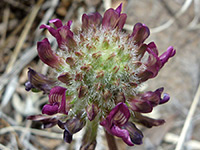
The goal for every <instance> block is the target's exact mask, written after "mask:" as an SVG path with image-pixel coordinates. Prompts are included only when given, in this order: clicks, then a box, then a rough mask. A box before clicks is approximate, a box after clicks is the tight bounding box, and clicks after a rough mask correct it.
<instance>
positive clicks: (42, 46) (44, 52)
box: [37, 38, 64, 70]
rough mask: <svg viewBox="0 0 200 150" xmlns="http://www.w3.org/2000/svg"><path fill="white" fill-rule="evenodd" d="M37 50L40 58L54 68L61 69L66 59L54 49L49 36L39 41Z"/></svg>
mask: <svg viewBox="0 0 200 150" xmlns="http://www.w3.org/2000/svg"><path fill="white" fill-rule="evenodd" d="M37 50H38V55H39V57H40V59H41V60H42V61H43V62H44V63H45V64H47V65H49V66H50V67H52V68H56V69H58V70H59V69H60V67H61V66H62V64H63V63H64V61H63V60H62V59H61V58H60V57H59V56H57V55H56V54H55V53H54V52H53V51H52V50H51V45H50V43H49V41H48V39H47V38H45V39H44V40H42V41H41V42H38V43H37Z"/></svg>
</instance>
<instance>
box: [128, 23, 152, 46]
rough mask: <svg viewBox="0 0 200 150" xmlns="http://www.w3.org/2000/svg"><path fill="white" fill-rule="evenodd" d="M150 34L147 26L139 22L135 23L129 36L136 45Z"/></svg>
mask: <svg viewBox="0 0 200 150" xmlns="http://www.w3.org/2000/svg"><path fill="white" fill-rule="evenodd" d="M149 35H150V31H149V28H148V27H147V26H146V25H144V24H141V23H137V24H135V26H134V28H133V33H132V35H131V38H133V40H134V43H135V44H136V45H140V44H142V43H143V42H144V41H145V40H146V39H147V38H148V36H149Z"/></svg>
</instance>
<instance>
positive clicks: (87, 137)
mask: <svg viewBox="0 0 200 150" xmlns="http://www.w3.org/2000/svg"><path fill="white" fill-rule="evenodd" d="M96 118H97V117H96ZM97 131H98V118H97V119H95V120H93V121H88V122H87V124H86V130H85V134H84V136H83V139H82V145H81V148H80V150H88V149H91V150H94V149H95V147H96V136H97Z"/></svg>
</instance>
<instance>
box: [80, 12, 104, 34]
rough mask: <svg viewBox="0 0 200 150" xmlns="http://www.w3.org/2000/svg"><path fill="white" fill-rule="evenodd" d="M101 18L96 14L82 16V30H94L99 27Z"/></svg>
mask: <svg viewBox="0 0 200 150" xmlns="http://www.w3.org/2000/svg"><path fill="white" fill-rule="evenodd" d="M101 21H102V16H101V15H100V14H99V13H98V12H96V13H91V14H88V15H86V14H83V16H82V30H85V29H89V28H90V27H92V28H96V27H98V26H100V24H101Z"/></svg>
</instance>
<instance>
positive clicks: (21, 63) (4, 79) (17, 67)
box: [0, 0, 58, 90]
mask: <svg viewBox="0 0 200 150" xmlns="http://www.w3.org/2000/svg"><path fill="white" fill-rule="evenodd" d="M57 4H58V0H52V4H51V7H50V8H49V9H48V10H47V12H46V13H45V15H44V17H43V19H42V21H41V23H40V24H42V23H47V22H48V20H49V19H50V18H51V16H52V15H53V12H54V11H55V8H56V6H57ZM40 32H41V31H40V30H37V31H36V35H38V36H39V35H40V34H39V33H40ZM38 36H36V37H35V40H36V39H37V38H39V37H38ZM36 56H37V51H36V45H34V46H33V47H30V48H28V49H27V50H26V51H25V52H24V54H23V55H22V56H21V57H20V58H19V60H18V61H17V62H16V63H15V64H14V66H13V68H12V70H11V71H10V72H8V73H6V72H5V73H4V74H3V75H2V76H1V77H0V90H1V89H2V88H3V87H4V86H5V85H6V84H7V83H8V82H9V81H10V80H11V79H12V78H13V77H14V76H17V74H18V73H20V72H21V70H22V69H23V68H24V67H25V66H26V65H27V64H28V63H29V62H30V61H32V60H33V59H34V58H35V57H36Z"/></svg>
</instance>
